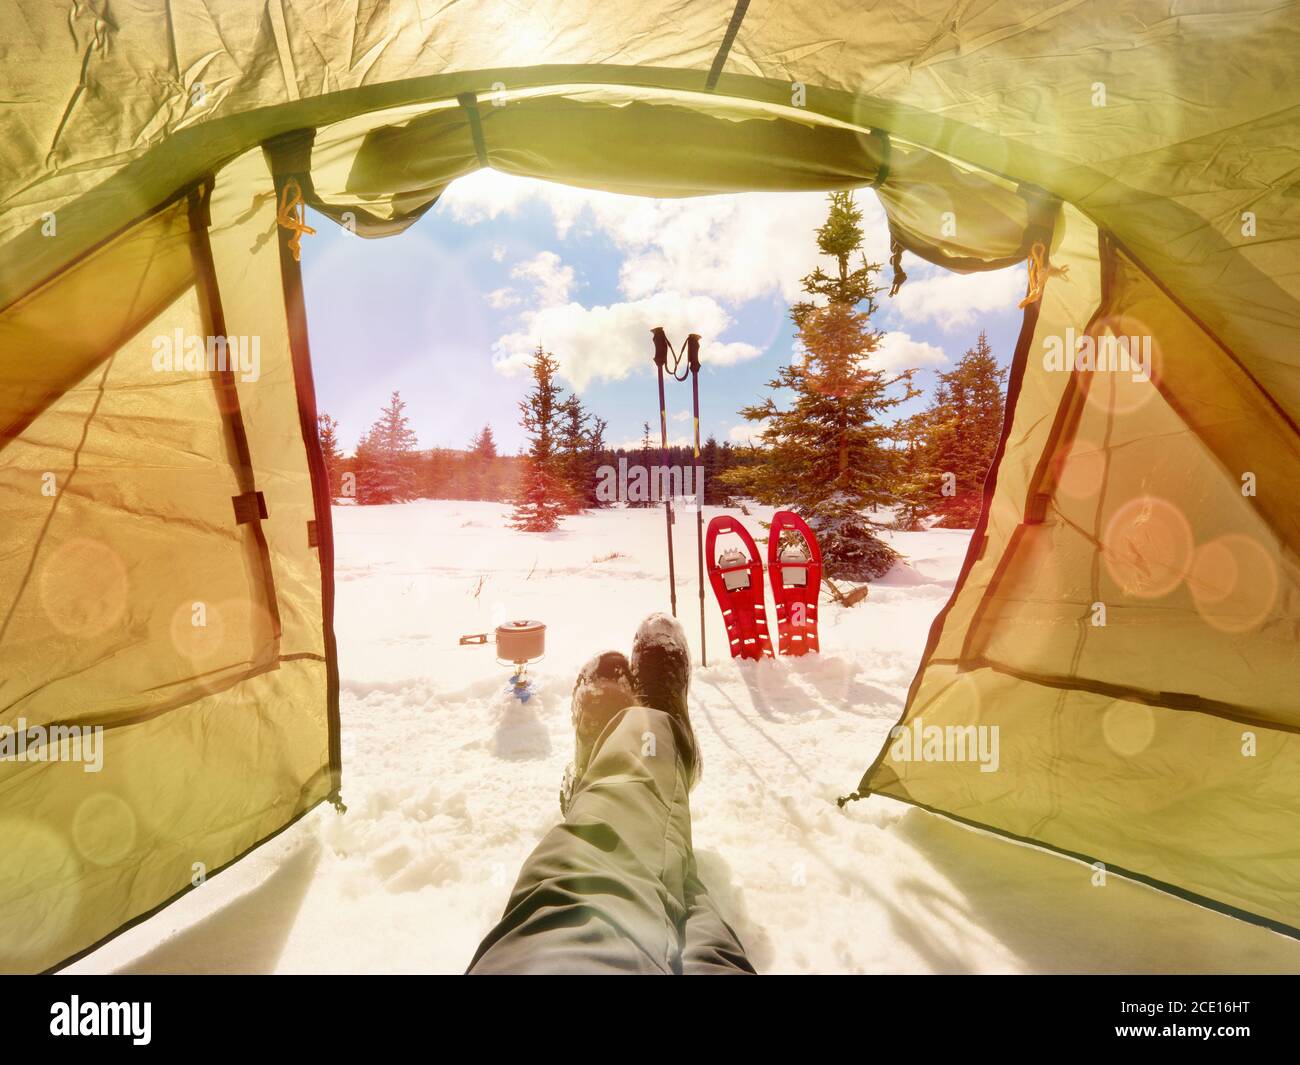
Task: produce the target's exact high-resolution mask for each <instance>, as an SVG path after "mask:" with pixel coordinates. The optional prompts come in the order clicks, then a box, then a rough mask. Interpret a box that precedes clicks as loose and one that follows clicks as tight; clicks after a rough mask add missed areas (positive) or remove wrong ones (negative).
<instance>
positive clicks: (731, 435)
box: [727, 422, 767, 444]
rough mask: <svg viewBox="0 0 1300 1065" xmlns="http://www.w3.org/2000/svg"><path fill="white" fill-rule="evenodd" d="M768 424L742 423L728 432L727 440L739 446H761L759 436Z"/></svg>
mask: <svg viewBox="0 0 1300 1065" xmlns="http://www.w3.org/2000/svg"><path fill="white" fill-rule="evenodd" d="M766 425H767V423H766V422H741V423H740V424H739V425H733V426H732V427H731V428H730V429H729V430H728V431H727V439H728V440H731V441H733V442H735V443H737V444H759V443H762V441H761V440H759V434H760V433H762V432H763V429H764V428H765V427H766Z"/></svg>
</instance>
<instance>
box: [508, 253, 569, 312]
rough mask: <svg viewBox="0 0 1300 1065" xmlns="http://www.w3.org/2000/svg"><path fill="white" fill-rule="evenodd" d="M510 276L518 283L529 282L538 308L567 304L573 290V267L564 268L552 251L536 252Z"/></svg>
mask: <svg viewBox="0 0 1300 1065" xmlns="http://www.w3.org/2000/svg"><path fill="white" fill-rule="evenodd" d="M510 276H511V277H513V278H516V279H518V280H520V281H531V282H532V284H533V291H534V295H535V297H536V301H537V303H538V305H539V306H542V307H551V306H555V305H557V304H562V303H567V302H568V299H569V293H570V291H572V289H573V267H572V266H565V265H564V263H563V262H562V261H561V259H560V257H559V256H558V255H556V254H555V252H553V251H543V252H538V253H537V254H536V255H534V256H533V257H532V258H531V259H528V260H526V261H524V262H522V263H519V264H518V265H517V266H516V267H515V268H514V269H513V270H511V271H510Z"/></svg>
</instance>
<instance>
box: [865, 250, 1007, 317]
mask: <svg viewBox="0 0 1300 1065" xmlns="http://www.w3.org/2000/svg"><path fill="white" fill-rule="evenodd" d="M906 265H907V269H908V270H909V271H910V270H911V269H912V267H913V266H917V265H918V264H917V261H916V260H910V261H909V262H908V263H907V264H906ZM1024 294H1025V269H1024V267H1023V266H1016V267H1012V268H1010V269H1007V270H993V271H990V272H986V273H979V274H954V273H951V272H950V271H947V270H942V269H940V268H938V267H934V268H932V269H931V270H930V271H929V272H928V273H924V274H923V276H920V277H916V276H913V277H909V278H908V280H907V282H906V283H905V284H904V285H903V287H902V288H901V289H899V290H898V295H897V296H894V297H893V298H892V299H889V300H887V301H885V303H884V306H886V307H888V308H889V309H891V310H892V311H894V312H895V313H896V314H898V315H899V316H900V317H901V318H903V319H904V320H906V321H909V322H927V321H932V322H935V323H937V324H938V325H939V327H940V328H941V329H943V330H944V331H945V332H951V331H952V330H954V329H960V328H963V327H966V326H969V325H971V324H972V323H973V322H974V321H975V317H976V315H977V314H988V313H993V312H998V311H1005V310H1007V309H1008V308H1011V307H1015V305H1016V304H1017V303H1018V302H1019V301H1020V299H1021V297H1022V296H1024Z"/></svg>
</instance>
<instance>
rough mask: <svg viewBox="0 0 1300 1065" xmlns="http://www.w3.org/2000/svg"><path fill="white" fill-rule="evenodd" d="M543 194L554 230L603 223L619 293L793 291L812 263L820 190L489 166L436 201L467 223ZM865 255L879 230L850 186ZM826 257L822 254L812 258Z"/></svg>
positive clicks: (874, 210) (882, 241) (878, 216)
mask: <svg viewBox="0 0 1300 1065" xmlns="http://www.w3.org/2000/svg"><path fill="white" fill-rule="evenodd" d="M529 201H533V202H537V203H541V204H543V205H544V206H545V207H547V208H548V209H549V211H550V213H551V217H552V220H553V223H554V225H555V231H556V235H557V236H559V237H560V238H561V239H564V238H565V237H566V236H568V234H569V233H570V232H571V231H572V230H573V229H574V228H575V227H577V226H579V225H580V224H582V225H585V226H589V227H590V228H592V229H594V230H596V231H599V232H603V233H604V234H605V235H606V236H608V237H609V239H610V240H611V241H613V243H614V244H615V245H616V246H617V247H618V248H619V249H620V250H621V251H622V252H623V253H624V255H625V259H624V262H623V264H622V268H621V270H620V272H619V283H620V287H621V289H622V291H623V294H624V295H625V296H627V298H628V299H631V300H638V299H642V298H644V297H647V296H650V295H653V294H654V293H656V292H660V291H664V290H669V289H671V290H674V291H680V292H691V293H699V294H702V295H707V296H712V297H714V298H715V299H719V300H723V301H725V302H728V303H742V302H745V301H746V300H751V299H756V298H759V297H763V296H779V297H781V298H782V299H784V300H785V301H786V302H789V301H791V300H794V299H797V298H799V297H800V295H801V292H800V289H799V279H800V278H801V277H803V276H804V275H805V274H807V273H809V272H811V270H812V269H813V268H814V267H815V266H816V265H817V263H818V261H819V256H818V254H817V250H816V245H815V244H814V242H813V234H814V231H815V230H816V229H817V227H818V226H820V225H821V224H822V223H823V222H824V221H825V220H826V196H825V194H824V193H820V192H755V193H744V194H734V195H726V196H695V197H684V198H681V199H663V200H653V199H648V198H646V197H642V196H622V195H618V194H615V193H609V192H598V191H594V190H591V189H580V188H573V187H569V186H565V185H556V184H552V183H550V182H544V181H536V180H533V179H530V178H520V177H514V176H511V175H507V174H501V173H498V172H496V171H493V170H479V171H476V172H475V173H473V174H471V175H469V176H467V177H464V178H460V179H459V180H457V181H455V182H454V183H453V184H452V185H451V187H450V188H449V189H448V190H447V191H446V192H445V193H444V194H443V197H442V200H441V201H440V204H439V210H443V211H447V212H448V213H450V214H451V216H452V218H454V219H455V220H456V221H458V222H461V223H463V224H466V225H474V224H477V223H479V222H483V221H486V220H488V219H493V218H497V217H498V216H499V215H501V214H507V215H513V214H515V213H516V212H517V211H518V210H519V208H520V207H521V206H522V205H523V204H524V203H526V202H529ZM857 202H858V205H859V206H860V207H861V208H862V216H863V218H862V225H863V231H864V237H865V243H866V254H867V258H868V259H870V260H871V261H872V262H880V263H884V262H886V261H887V259H888V255H889V234H888V230H887V226H886V224H885V216H884V211H883V210H882V209H881V207H880V203H879V201H878V200H877V199H876V197H875V196H874V195H871V194H869V193H867V192H866V191H863V192H860V193H859V194H858V196H857ZM821 262H822V265H823V266H828V265H829V264H828V262H827V261H826V260H821Z"/></svg>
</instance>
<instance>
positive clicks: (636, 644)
mask: <svg viewBox="0 0 1300 1065" xmlns="http://www.w3.org/2000/svg"><path fill="white" fill-rule="evenodd" d="M689 686H690V651H689V649H688V647H687V644H686V636H685V633H684V632H683V631H682V628H681V626H680V625H679V624H678V623H677V622H676V621H675V620H673V619H672V618H668V617H666V616H664V615H662V614H660V615H651V616H650V617H649V618H647V619H646V620H645V621H644V622H642V624H641V626H640V628H638V630H637V634H636V638H635V640H634V641H633V647H632V663H631V664H630V666H629V664H628V663H627V661H626V659H624V658H623V656H622V655H620V654H618V653H617V652H607V653H606V654H604V655H598V656H596V657H595V658H593V659H592V660H591V661H590V662H588V663H587V665H586V666H584V667H583V670H582V672H580V673H579V675H578V680H577V683H576V684H575V685H574V700H573V720H574V734H575V748H576V751H575V758H574V773H573V778H572V780H571V781H566V785H565V787H564V788H563V789H562V791H561V797H560V806H561V809H562V811H563V812H564V814H565V819H564V821H563V823H561V824H560V825H557V826H556V827H555V828H554V829H552V830H551V831H550V832H548V833H547V834H546V836H545V837H544V838H543V839H542V842H541V843H540V844H538V846H537V848H536V849H535V850H534V851H533V853H532V854H531V855H530V856H529V858H528V859H527V861H526V862H525V863H524V867H523V870H522V871H521V872H520V875H519V880H518V881H517V882H516V884H515V887H514V890H513V891H512V893H511V896H510V901H509V903H508V905H507V907H506V912H505V914H504V916H503V917H502V918H501V921H500V922H499V923H498V924H497V926H496V927H495V928H494V929H493V930H492V931H491V932H489V933H488V935H487V936H486V937H485V938H484V940H483V942H482V944H481V945H480V946H479V949H478V952H477V953H476V954H475V956H474V960H473V961H472V962H471V963H470V968H469V971H470V972H471V973H476V974H478V973H530V972H544V973H613V972H641V973H679V972H681V971H682V970H683V963H684V957H683V946H684V941H688V942H687V943H686V959H689V960H690V963H691V966H692V971H701V972H702V971H716V970H717V969H720V968H728V969H730V970H732V971H737V970H738V971H749V972H752V971H753V970H752V968H750V967H749V963H748V961H747V960H746V959H745V956H744V948H743V947H741V946H740V943H739V940H738V939H737V938H736V934H735V932H734V931H733V930H732V929H731V928H730V926H729V925H727V923H726V922H725V921H723V920H722V918H721V917H720V916H719V915H718V914H717V911H716V909H715V908H714V907H713V905H712V903H711V901H710V900H709V899H708V896H707V893H706V892H705V891H704V889H703V885H702V884H701V883H700V881H699V878H698V876H697V875H696V873H695V857H694V852H693V850H692V846H691V816H690V803H689V798H688V796H689V793H690V789H691V786H692V785H693V784H694V783H695V780H696V779H697V778H698V776H699V762H700V760H699V752H698V747H697V746H696V743H695V735H694V733H693V732H692V730H691V725H690V718H689V714H688V706H687V694H688V690H689ZM634 700H635V701H638V702H640V703H642V704H644V705H640V706H629V705H628V704H630V703H632V702H633V701H634Z"/></svg>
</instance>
